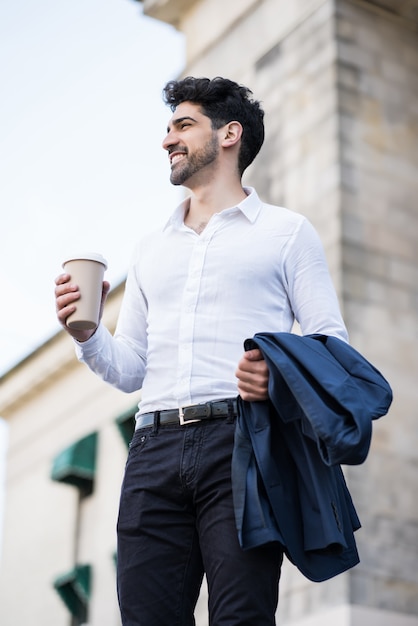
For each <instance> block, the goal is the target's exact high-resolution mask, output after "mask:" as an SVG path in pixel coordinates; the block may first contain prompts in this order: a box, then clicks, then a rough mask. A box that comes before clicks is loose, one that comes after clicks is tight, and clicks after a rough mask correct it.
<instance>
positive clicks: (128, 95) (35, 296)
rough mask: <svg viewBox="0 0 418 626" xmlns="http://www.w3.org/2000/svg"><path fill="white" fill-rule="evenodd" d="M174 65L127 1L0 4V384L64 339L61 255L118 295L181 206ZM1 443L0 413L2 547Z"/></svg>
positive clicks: (165, 42)
mask: <svg viewBox="0 0 418 626" xmlns="http://www.w3.org/2000/svg"><path fill="white" fill-rule="evenodd" d="M183 66H184V39H183V36H182V35H181V34H180V33H178V32H177V31H175V29H174V28H172V27H171V26H169V25H166V24H163V23H161V22H158V21H156V20H153V19H151V18H148V17H145V16H143V15H142V5H141V3H139V2H134V0H72V1H71V2H68V1H64V0H36V1H34V0H13V2H2V3H0V84H1V98H0V216H1V222H0V224H1V226H0V284H1V306H0V379H1V376H2V375H3V374H5V373H6V372H7V371H8V370H9V369H11V368H12V367H13V366H14V365H16V364H17V363H19V361H21V360H22V359H23V358H24V357H25V356H27V355H28V354H30V352H32V351H33V350H34V349H36V348H37V347H39V346H40V345H42V343H44V342H45V341H46V340H47V339H49V338H50V337H51V336H52V335H54V334H55V333H56V332H58V331H59V330H60V326H59V325H58V322H57V320H56V317H55V303H54V279H55V277H56V276H57V275H58V274H60V273H61V272H62V269H61V264H62V262H63V260H64V259H65V257H66V256H67V255H71V254H73V253H74V252H76V253H80V252H88V251H89V252H99V253H101V254H102V255H103V256H104V257H105V258H106V259H107V261H108V265H109V268H108V271H107V272H106V278H107V279H108V280H109V281H110V283H111V285H113V286H116V285H117V284H119V283H120V281H121V280H123V279H124V278H125V275H126V270H127V267H128V264H129V261H130V258H131V254H132V251H133V247H134V245H135V243H136V242H137V241H138V239H139V238H140V237H141V236H142V235H143V234H145V233H146V232H149V231H150V230H153V229H154V228H157V227H158V226H159V225H161V224H164V223H165V221H166V220H167V218H168V216H169V215H170V213H171V212H172V210H173V209H174V207H175V206H176V205H177V204H178V202H179V201H180V199H181V195H180V194H181V191H180V190H179V188H174V187H172V185H171V184H170V182H169V173H170V172H169V164H168V159H167V156H166V154H165V153H164V151H163V150H162V148H161V142H162V140H163V138H164V135H165V129H166V127H167V121H168V119H169V118H170V116H171V113H170V110H169V109H168V108H167V107H166V106H165V105H164V103H163V102H162V99H161V91H162V88H163V86H164V84H165V83H166V82H167V80H170V79H172V78H176V77H177V76H178V75H179V74H180V72H181V71H182V69H183ZM0 384H1V381H0ZM6 446H7V433H6V429H5V424H4V422H3V421H2V420H1V415H0V536H1V512H2V507H3V506H4V493H3V488H2V487H3V485H4V472H5V461H4V459H5V451H6ZM0 549H1V541H0Z"/></svg>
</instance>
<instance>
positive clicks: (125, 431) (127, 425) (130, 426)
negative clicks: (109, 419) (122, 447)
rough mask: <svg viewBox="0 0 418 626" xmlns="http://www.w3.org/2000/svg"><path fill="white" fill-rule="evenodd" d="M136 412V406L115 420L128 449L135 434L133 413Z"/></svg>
mask: <svg viewBox="0 0 418 626" xmlns="http://www.w3.org/2000/svg"><path fill="white" fill-rule="evenodd" d="M137 410H138V406H135V408H133V409H129V411H125V413H122V415H119V417H117V418H116V419H115V423H116V426H117V428H118V430H119V432H120V434H121V435H122V439H123V440H124V442H125V444H126V446H127V447H129V444H130V443H131V440H132V437H133V434H134V432H135V413H136V412H137Z"/></svg>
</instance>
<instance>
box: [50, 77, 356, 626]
mask: <svg viewBox="0 0 418 626" xmlns="http://www.w3.org/2000/svg"><path fill="white" fill-rule="evenodd" d="M164 95H165V101H166V103H167V104H168V105H169V106H170V108H171V111H172V117H171V119H170V121H169V124H168V129H167V135H166V137H165V139H164V141H163V148H164V149H165V150H166V151H167V153H168V157H169V161H170V166H171V182H172V183H173V184H174V185H183V186H184V187H186V188H187V189H188V190H189V192H190V195H189V197H188V198H187V199H186V200H185V201H184V202H183V203H182V204H181V205H180V206H179V207H178V208H177V210H176V211H175V212H174V214H173V215H172V217H171V219H170V220H169V222H168V224H167V225H166V226H165V227H164V228H162V229H161V230H160V231H158V232H156V233H155V234H153V235H151V236H149V237H146V238H145V239H144V240H143V241H142V242H141V243H140V245H139V247H138V248H137V250H136V252H135V255H134V258H133V261H132V265H131V267H130V270H129V273H128V278H127V282H126V290H125V296H124V300H123V303H122V307H121V311H120V315H119V320H118V325H117V329H116V332H115V336H114V337H112V336H111V335H110V333H109V332H108V331H107V330H106V329H105V328H104V327H103V326H102V325H99V327H98V329H97V330H96V332H94V334H92V331H72V330H69V329H68V328H67V327H66V326H65V320H66V319H67V317H68V316H69V315H70V314H71V313H72V312H73V311H74V310H75V308H76V306H77V299H78V298H79V297H80V294H79V291H78V287H77V285H74V284H72V283H71V279H70V276H68V275H66V274H64V275H61V276H60V277H58V278H57V281H56V301H57V315H58V319H59V321H60V322H61V324H62V325H63V326H64V328H65V329H66V330H67V331H68V332H69V333H70V334H71V335H72V336H73V337H74V339H75V340H76V342H77V353H78V357H79V358H80V359H81V360H82V361H84V362H85V363H86V364H87V365H88V366H89V367H90V368H91V369H92V370H93V371H94V372H96V373H97V374H98V375H99V376H101V377H102V378H103V379H104V380H106V381H107V382H109V383H111V384H113V385H115V386H116V387H118V388H119V389H122V390H123V391H126V392H131V391H134V390H137V389H142V400H141V402H140V404H139V410H138V414H137V416H136V420H137V421H136V431H135V434H134V437H133V441H132V444H131V447H130V452H129V456H128V461H127V465H126V471H125V478H124V483H123V487H122V495H121V502H120V513H119V520H118V594H119V602H120V608H121V614H122V622H123V624H124V626H192V625H193V624H194V617H193V613H194V608H195V604H196V601H197V598H198V595H199V590H200V586H201V582H202V577H203V574H204V573H206V577H207V582H208V590H209V621H210V624H211V626H221V625H228V626H233V625H238V624H239V625H240V626H243V625H248V626H267V625H268V626H271V625H273V624H274V623H275V619H274V615H275V611H276V607H277V598H278V581H279V576H280V567H281V562H282V557H283V551H282V547H281V546H280V544H279V543H272V544H270V545H267V546H264V547H260V548H254V549H251V550H247V551H244V550H242V549H241V548H240V546H239V543H238V539H237V531H236V527H235V520H234V509H233V502H232V494H231V478H230V465H231V454H232V449H233V440H234V428H235V425H234V421H235V417H236V401H235V399H236V397H237V395H238V394H239V395H241V397H242V398H243V399H244V400H248V401H259V400H265V399H267V397H268V393H267V390H268V370H267V367H266V364H265V362H264V360H263V358H262V356H261V353H260V351H259V350H251V351H249V352H246V353H243V342H244V340H245V339H246V338H247V337H252V336H253V335H254V334H255V333H256V332H264V331H274V332H279V331H285V332H290V330H291V328H292V325H293V322H294V320H295V319H296V320H297V321H298V322H299V324H300V326H301V329H302V332H303V334H310V333H323V334H326V335H334V336H336V337H339V338H340V339H343V340H346V339H347V334H346V329H345V326H344V323H343V321H342V319H341V315H340V311H339V307H338V302H337V298H336V295H335V291H334V289H333V286H332V283H331V280H330V276H329V273H328V269H327V266H326V262H325V259H324V254H323V250H322V246H321V244H320V242H319V239H318V236H317V234H316V233H315V231H314V229H313V228H312V226H311V225H310V224H309V223H308V221H307V220H306V219H305V218H303V217H302V216H301V215H298V214H296V213H293V212H291V211H288V210H286V209H284V208H281V207H274V206H271V205H268V204H265V203H263V202H262V201H261V200H260V199H259V197H258V195H257V193H256V191H255V190H254V189H251V188H244V187H243V186H242V184H241V178H242V174H243V172H244V170H245V169H246V168H247V167H248V165H250V163H251V162H252V161H253V160H254V158H255V156H256V155H257V153H258V152H259V150H260V148H261V146H262V143H263V140H264V125H263V117H264V113H263V111H262V109H261V107H260V104H259V102H257V101H255V100H253V99H252V93H251V91H250V90H249V89H247V88H246V87H243V86H240V85H238V84H237V83H235V82H233V81H230V80H227V79H223V78H215V79H213V80H209V79H206V78H198V79H196V78H191V77H189V78H186V79H184V80H180V81H172V82H169V83H168V84H167V85H166V87H165V89H164ZM108 290H109V284H108V283H107V282H104V284H103V303H104V301H105V299H106V295H107V292H108ZM188 407H193V408H192V409H190V408H188ZM185 420H188V421H187V422H186V421H185Z"/></svg>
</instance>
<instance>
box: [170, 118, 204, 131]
mask: <svg viewBox="0 0 418 626" xmlns="http://www.w3.org/2000/svg"><path fill="white" fill-rule="evenodd" d="M185 120H190V121H191V122H197V120H195V119H194V117H191V116H190V115H184V116H183V117H178V118H177V119H176V120H173V121H172V124H171V125H172V126H180V124H181V123H182V122H184V121H185ZM167 132H168V133H169V132H170V126H167Z"/></svg>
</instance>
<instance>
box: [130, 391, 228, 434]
mask: <svg viewBox="0 0 418 626" xmlns="http://www.w3.org/2000/svg"><path fill="white" fill-rule="evenodd" d="M236 414H237V401H236V398H227V399H226V400H214V401H213V402H205V403H204V404H193V405H192V406H184V407H180V408H179V409H168V410H167V411H151V412H150V413H142V415H138V417H137V419H136V427H135V430H138V428H145V427H146V426H152V425H153V424H154V421H155V419H156V418H157V420H158V416H159V423H160V424H179V425H181V426H184V425H185V424H190V423H194V422H200V421H202V420H208V419H216V418H220V417H234V416H236Z"/></svg>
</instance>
